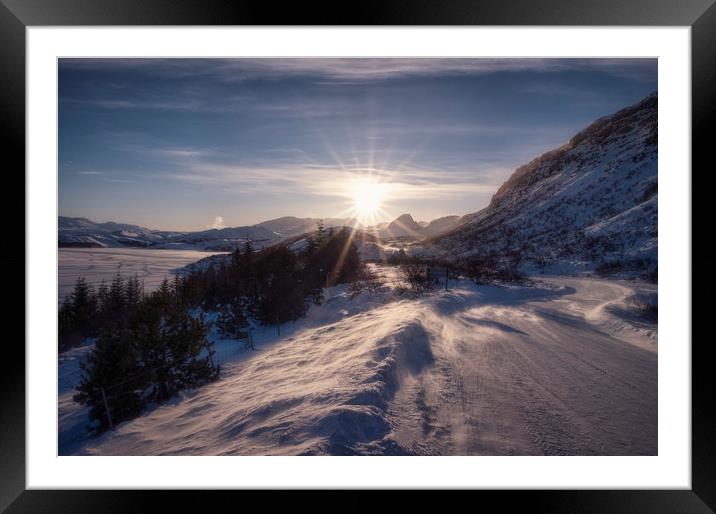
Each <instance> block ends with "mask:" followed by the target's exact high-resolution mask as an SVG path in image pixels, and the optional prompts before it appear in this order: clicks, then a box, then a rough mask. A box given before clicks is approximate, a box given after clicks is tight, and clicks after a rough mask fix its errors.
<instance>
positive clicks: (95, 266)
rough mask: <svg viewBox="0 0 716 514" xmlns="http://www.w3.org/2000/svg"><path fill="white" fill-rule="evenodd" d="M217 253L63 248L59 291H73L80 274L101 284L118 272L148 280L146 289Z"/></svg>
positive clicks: (149, 290)
mask: <svg viewBox="0 0 716 514" xmlns="http://www.w3.org/2000/svg"><path fill="white" fill-rule="evenodd" d="M208 255H216V253H208V252H200V251H196V250H150V249H145V248H60V249H59V252H58V266H57V276H58V293H59V298H60V301H62V299H63V298H64V297H65V296H66V295H67V294H69V293H70V292H72V289H73V288H74V285H75V281H76V280H77V277H79V276H82V277H84V278H85V279H86V280H87V283H88V284H91V285H93V286H94V287H97V286H98V285H99V284H100V282H101V281H102V280H103V279H104V280H105V281H106V282H107V284H109V282H110V281H111V280H112V278H114V276H115V275H116V273H117V266H118V265H121V267H120V268H119V270H120V273H121V274H122V276H124V277H128V276H131V275H134V274H135V273H136V274H137V275H138V276H139V279H140V280H142V281H144V291H145V292H146V293H150V292H152V291H154V290H155V289H157V288H158V287H159V285H160V284H161V282H162V280H164V279H165V278H169V279H171V278H173V276H174V271H175V270H178V269H179V268H182V267H184V266H186V265H188V264H191V263H193V262H196V261H198V260H200V259H202V258H205V257H207V256H208Z"/></svg>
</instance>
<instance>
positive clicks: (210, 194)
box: [59, 59, 657, 230]
mask: <svg viewBox="0 0 716 514" xmlns="http://www.w3.org/2000/svg"><path fill="white" fill-rule="evenodd" d="M656 90H657V62H656V59H60V61H59V210H60V214H61V215H65V216H84V217H88V218H90V219H92V220H95V221H109V220H112V221H118V222H125V223H135V224H139V225H143V226H146V227H149V228H158V229H166V230H202V229H205V228H207V227H211V226H238V225H248V224H253V223H257V222H260V221H263V220H267V219H271V218H276V217H279V216H286V215H293V216H300V217H307V216H310V217H333V216H338V215H346V214H349V213H350V206H351V203H352V198H351V187H350V186H349V184H351V183H352V182H353V181H355V180H356V179H360V178H361V177H366V176H370V177H372V180H374V181H378V182H379V183H380V184H385V185H386V186H387V187H386V191H388V193H387V194H386V197H385V200H384V203H383V205H382V209H381V216H382V217H384V218H385V219H386V220H387V219H388V218H390V217H396V216H398V215H400V214H402V213H405V212H409V213H411V214H412V215H413V217H414V218H416V219H417V220H425V221H429V220H430V219H434V218H436V217H439V216H444V215H448V214H466V213H468V212H475V211H477V210H479V209H481V208H483V207H485V206H486V205H487V204H488V203H489V200H490V198H491V196H492V194H493V193H494V192H495V191H496V190H497V188H498V187H499V186H500V184H501V183H502V182H503V181H504V180H505V179H506V178H507V177H508V176H509V175H510V174H511V173H512V171H513V170H514V169H515V168H517V167H518V166H520V165H521V164H524V163H525V162H527V161H529V160H531V159H532V158H534V157H536V156H537V155H539V154H540V153H543V152H545V151H547V150H550V149H552V148H554V147H556V146H558V145H560V144H562V143H564V142H566V141H567V140H568V139H569V137H571V136H572V135H574V133H575V132H577V131H579V130H580V129H582V128H584V127H585V126H586V125H588V124H589V123H590V122H591V121H593V120H594V119H596V118H598V117H601V116H604V115H607V114H610V113H612V112H614V111H616V110H618V109H620V108H622V107H625V106H627V105H629V104H632V103H635V102H637V101H639V100H640V99H641V98H643V97H644V96H646V95H647V94H649V93H650V92H653V91H656Z"/></svg>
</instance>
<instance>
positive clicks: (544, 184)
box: [45, 54, 669, 462]
mask: <svg viewBox="0 0 716 514" xmlns="http://www.w3.org/2000/svg"><path fill="white" fill-rule="evenodd" d="M100 55H106V54H100ZM56 63H57V148H58V155H57V175H56V180H57V205H58V209H57V212H56V216H57V218H56V222H57V233H56V237H57V286H58V287H57V290H56V291H55V290H54V289H52V288H49V287H48V289H47V293H48V295H54V296H53V298H54V297H55V296H56V298H57V342H56V343H57V346H56V351H57V378H58V380H57V383H56V386H57V416H58V421H57V423H58V426H57V451H58V454H59V455H60V456H68V455H72V456H161V455H187V456H249V455H257V456H348V455H355V456H553V455H555V456H557V455H562V456H565V455H567V456H658V455H659V444H658V443H659V440H658V434H659V426H658V425H659V423H658V414H659V409H658V400H659V398H658V396H659V395H658V373H657V371H658V176H657V169H658V119H659V102H658V86H659V80H658V74H659V73H658V72H659V60H658V59H657V58H652V57H649V58H646V57H645V58H626V57H620V58H595V57H589V58H575V57H571V58H555V57H549V58H537V57H529V58H521V57H520V58H517V57H509V58H500V57H490V58H486V57H481V58H472V57H419V56H417V57H370V58H369V57H359V56H356V57H241V58H226V57H222V58H209V57H206V58H196V57H193V58H185V57H172V58H163V57H153V58H148V57H143V58H131V57H121V58H120V57H107V58H103V57H92V58H84V57H60V58H58V59H57V60H56ZM662 92H663V93H664V94H663V98H664V102H665V103H664V105H666V100H667V99H668V94H667V91H666V90H665V89H663V88H662ZM662 158H664V156H663V155H662ZM662 165H663V163H662ZM53 179H54V176H53V175H52V174H50V173H49V170H48V178H47V180H48V181H50V180H53ZM665 180H666V179H665ZM665 184H666V183H665ZM668 189H669V188H668V187H667V186H666V185H665V187H664V191H665V193H664V194H666V192H667V191H668ZM50 215H51V216H55V211H54V208H53V209H52V211H51V212H50ZM53 220H54V218H53ZM50 235H51V233H50ZM662 235H663V236H664V237H665V238H666V239H665V243H664V244H665V247H668V246H669V245H668V242H669V241H668V237H667V235H665V233H662ZM45 240H46V241H48V240H51V239H50V237H49V236H48V237H46V238H45ZM48 253H51V252H48ZM664 263H665V266H666V269H669V265H668V261H667V260H664ZM667 275H668V273H667ZM662 285H664V284H662ZM667 289H668V287H667ZM53 301H54V300H53ZM49 307H51V305H50V306H49ZM48 315H49V316H52V315H54V312H50V313H49V314H48ZM667 318H668V316H667ZM667 318H664V319H662V336H664V337H666V339H665V341H666V340H668V330H666V321H667V320H668V319H667ZM51 337H52V334H50V335H49V338H50V339H51ZM45 343H46V344H47V345H51V344H54V343H53V342H52V341H45ZM668 346H669V345H668V344H666V343H665V346H664V352H665V353H666V351H667V349H668ZM53 351H55V350H54V349H52V348H51V346H50V347H48V350H47V353H46V354H47V355H48V358H51V359H53V361H52V362H53V363H54V354H53V353H52V352H53ZM663 360H665V361H668V360H669V359H668V356H666V357H665V359H663ZM53 384H54V377H53V378H52V382H51V383H50V387H47V388H45V390H47V391H52V387H53ZM662 435H663V432H662ZM288 460H292V461H293V460H294V459H288ZM370 460H371V462H377V461H375V460H373V459H370ZM418 460H420V459H418ZM411 462H412V460H411Z"/></svg>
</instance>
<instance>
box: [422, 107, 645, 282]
mask: <svg viewBox="0 0 716 514" xmlns="http://www.w3.org/2000/svg"><path fill="white" fill-rule="evenodd" d="M657 110H658V98H657V95H656V93H653V94H651V95H649V96H647V97H646V98H645V99H643V100H642V101H641V102H639V103H637V104H635V105H632V106H630V107H627V108H625V109H622V110H620V111H618V112H617V113H615V114H613V115H611V116H606V117H604V118H601V119H599V120H597V121H595V122H594V123H592V124H591V125H590V126H589V127H587V128H586V129H584V130H582V131H581V132H579V133H578V134H577V135H575V136H574V137H572V138H571V139H570V140H569V142H567V143H566V144H565V145H563V146H561V147H559V148H557V149H555V150H552V151H550V152H547V153H545V154H543V155H541V156H539V157H537V158H536V159H534V160H532V161H531V162H529V163H527V164H525V165H524V166H521V167H520V168H518V169H517V170H516V171H515V172H514V173H513V174H512V176H511V177H510V178H509V179H508V180H507V181H506V182H505V183H504V184H503V185H502V186H501V187H500V188H499V190H498V191H497V193H495V195H494V196H493V198H492V201H491V202H490V205H489V206H488V207H486V208H485V209H483V210H481V211H479V212H476V213H473V214H468V215H466V216H464V217H463V219H462V220H461V222H460V224H459V225H458V226H457V227H456V228H454V229H453V230H450V231H448V232H446V233H444V234H442V235H441V236H438V237H436V238H434V239H433V240H432V241H431V243H432V244H431V245H430V246H429V247H428V251H429V252H437V253H442V254H444V255H450V256H454V257H457V258H470V257H474V256H484V255H488V254H493V255H503V256H504V255H512V256H515V257H519V258H521V259H522V265H523V266H525V265H527V267H531V266H537V267H546V268H552V269H553V270H554V271H558V270H564V269H570V270H571V271H578V270H580V269H585V270H591V269H595V268H598V267H600V266H601V267H602V268H609V269H612V270H613V271H617V272H620V271H624V272H627V273H628V272H634V273H649V272H654V271H655V270H656V266H657V263H656V259H657V191H658V186H657V134H658V128H657Z"/></svg>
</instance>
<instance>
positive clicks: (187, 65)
mask: <svg viewBox="0 0 716 514" xmlns="http://www.w3.org/2000/svg"><path fill="white" fill-rule="evenodd" d="M655 62H656V60H655V59H600V58H595V59H547V58H523V59H515V58H509V59H507V58H438V59H436V58H240V59H225V58H216V59H183V58H176V59H74V58H73V59H62V60H61V62H60V66H61V67H62V68H64V69H75V70H92V71H96V70H98V69H99V70H119V71H134V72H138V73H144V74H149V75H154V76H163V77H175V78H181V77H192V76H193V77H196V76H203V77H206V76H213V77H218V78H221V79H222V80H226V81H242V80H250V79H254V78H257V77H261V78H267V77H268V78H270V77H282V76H308V77H315V78H316V79H317V80H328V81H341V82H343V83H345V84H347V83H350V82H355V83H364V82H365V81H371V80H385V79H391V78H399V77H406V76H420V75H422V76H431V75H440V76H446V75H475V74H487V73H498V72H514V71H536V72H556V71H567V70H595V71H601V72H603V73H607V74H616V75H619V76H623V75H624V74H629V75H630V76H632V77H639V76H641V75H642V74H647V73H651V72H652V71H653V69H654V64H655Z"/></svg>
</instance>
